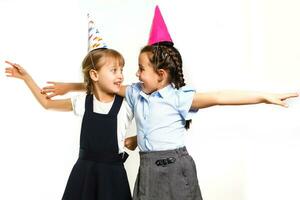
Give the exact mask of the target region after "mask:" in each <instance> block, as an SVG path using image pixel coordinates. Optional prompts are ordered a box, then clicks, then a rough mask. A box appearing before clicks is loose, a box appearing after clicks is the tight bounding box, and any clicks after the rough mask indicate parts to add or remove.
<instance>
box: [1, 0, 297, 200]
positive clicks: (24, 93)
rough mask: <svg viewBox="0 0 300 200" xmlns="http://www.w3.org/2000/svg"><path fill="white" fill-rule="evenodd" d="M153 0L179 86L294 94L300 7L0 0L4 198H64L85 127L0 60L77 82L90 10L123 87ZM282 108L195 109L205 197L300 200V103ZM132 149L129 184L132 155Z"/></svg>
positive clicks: (195, 148) (263, 0)
mask: <svg viewBox="0 0 300 200" xmlns="http://www.w3.org/2000/svg"><path fill="white" fill-rule="evenodd" d="M155 4H158V5H159V6H160V9H161V11H162V14H163V16H164V19H165V21H166V23H167V26H168V28H169V31H170V34H171V36H172V38H173V41H174V42H175V46H176V47H177V48H178V49H179V50H180V52H181V54H182V57H183V61H184V73H185V78H186V81H187V83H188V84H191V85H193V86H195V87H196V88H197V90H198V91H210V90H220V89H246V90H258V91H269V92H285V91H287V92H290V91H299V87H300V74H299V72H300V69H299V65H300V47H299V46H300V39H299V35H300V26H299V19H300V13H299V10H300V3H299V1H296V0H276V1H274V0H227V1H223V0H210V1H204V0H200V1H199V0H198V1H196V0H195V1H192V0H185V1H179V0H161V1H149V0H106V1H105V0H97V1H96V0H90V1H88V0H77V1H74V0H52V1H45V0H27V1H21V0H0V26H1V33H0V62H1V70H2V71H3V73H1V74H0V89H1V104H0V110H1V114H0V120H1V126H0V158H1V165H0V199H5V200H15V199H30V200H40V199H43V200H53V199H60V198H61V196H62V193H63V191H64V188H65V184H66V181H67V178H68V176H69V173H70V171H71V168H72V166H73V164H74V163H75V161H76V159H77V155H78V145H79V133H80V125H81V124H80V123H81V121H80V119H78V118H76V117H75V116H74V115H73V114H72V113H58V112H52V111H45V110H43V109H42V107H41V106H40V105H38V104H37V103H36V102H35V99H34V98H33V96H32V95H31V94H30V92H29V90H28V89H27V88H26V86H25V84H23V83H22V82H21V81H19V80H13V79H9V78H6V77H5V74H4V68H5V64H4V61H5V60H10V61H13V62H16V63H20V64H21V65H22V66H23V67H25V68H26V69H27V70H28V71H29V72H30V73H31V74H32V76H33V77H34V78H35V80H36V81H37V82H38V84H39V85H41V86H43V85H45V83H46V81H47V80H55V81H73V82H78V81H81V80H82V78H81V73H80V63H81V60H82V59H83V57H84V55H85V53H86V50H87V44H86V43H87V38H86V36H87V29H86V27H87V23H86V13H87V12H90V13H91V14H92V16H94V17H95V19H96V24H97V25H98V27H100V31H101V32H102V33H103V36H104V38H105V39H106V41H107V43H108V45H109V46H110V47H111V48H114V49H117V50H119V51H120V52H121V53H122V54H123V55H124V57H125V60H126V66H125V72H124V73H125V83H131V82H135V81H137V79H136V77H135V71H136V69H137V57H138V53H139V50H140V49H141V47H142V46H143V45H145V44H146V42H147V40H148V33H149V30H150V25H151V21H152V17H153V13H154V7H155ZM70 95H74V94H69V95H67V96H70ZM288 103H289V106H290V107H289V108H288V109H285V108H281V107H277V106H273V105H251V106H238V107H233V106H223V107H212V108H207V109H202V110H200V111H199V112H198V114H197V115H196V116H195V118H194V119H193V123H192V128H191V129H190V131H189V135H188V137H187V147H188V149H189V152H190V154H192V156H193V157H194V159H195V162H196V165H197V171H198V178H199V183H200V187H201V190H202V193H203V197H204V200H219V199H223V200H265V199H272V200H281V199H288V200H299V199H300V194H299V192H298V190H299V186H300V172H299V168H300V159H299V153H300V125H299V122H298V120H299V117H300V110H299V108H300V101H299V99H294V100H289V101H288ZM133 133H134V129H132V130H131V131H130V133H129V134H133ZM130 154H131V157H130V159H129V160H128V162H127V163H126V168H127V171H128V176H129V178H130V184H131V186H132V187H133V184H134V180H135V176H136V173H137V168H138V152H137V151H135V152H133V153H130Z"/></svg>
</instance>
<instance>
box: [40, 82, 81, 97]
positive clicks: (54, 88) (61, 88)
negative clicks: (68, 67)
mask: <svg viewBox="0 0 300 200" xmlns="http://www.w3.org/2000/svg"><path fill="white" fill-rule="evenodd" d="M47 84H50V85H47V86H45V87H43V89H42V93H43V94H46V96H47V98H49V99H50V98H52V97H54V96H57V95H64V94H66V93H68V92H72V91H85V90H86V85H85V84H84V83H64V82H54V81H48V82H47Z"/></svg>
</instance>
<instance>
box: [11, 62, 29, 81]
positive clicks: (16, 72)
mask: <svg viewBox="0 0 300 200" xmlns="http://www.w3.org/2000/svg"><path fill="white" fill-rule="evenodd" d="M5 63H7V64H9V65H10V66H11V67H7V68H5V73H6V76H7V77H13V78H19V79H22V80H24V79H25V78H26V77H28V76H29V74H28V73H27V72H26V70H25V69H24V68H22V67H21V66H20V65H18V64H16V63H12V62H9V61H5Z"/></svg>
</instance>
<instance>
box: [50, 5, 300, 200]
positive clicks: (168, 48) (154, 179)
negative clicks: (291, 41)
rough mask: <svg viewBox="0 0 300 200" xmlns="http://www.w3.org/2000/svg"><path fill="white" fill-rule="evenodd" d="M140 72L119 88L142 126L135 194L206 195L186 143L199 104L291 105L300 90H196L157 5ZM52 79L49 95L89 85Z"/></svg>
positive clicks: (164, 197) (148, 198)
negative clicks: (186, 76) (188, 81)
mask: <svg viewBox="0 0 300 200" xmlns="http://www.w3.org/2000/svg"><path fill="white" fill-rule="evenodd" d="M136 75H137V77H138V78H139V80H140V82H139V83H135V84H132V85H130V86H123V87H122V88H121V90H120V92H119V94H120V95H121V96H125V97H126V100H127V102H128V103H129V106H130V107H131V109H132V111H133V113H134V116H135V120H136V126H137V142H138V147H139V149H140V167H139V172H138V175H137V179H136V183H135V188H134V194H133V199H134V200H158V199H159V200H202V195H201V192H200V188H199V184H198V179H197V173H196V167H195V163H194V161H193V159H192V157H191V156H190V155H189V153H188V151H187V149H186V147H185V144H184V138H185V136H186V132H187V129H188V128H189V125H190V120H191V117H192V115H194V114H195V113H196V112H197V111H198V110H199V109H201V108H206V107H210V106H215V105H246V104H258V103H268V104H275V105H280V106H284V107H286V104H285V103H284V100H286V99H288V98H291V97H297V96H298V94H297V93H284V94H273V93H262V92H246V91H218V92H206V93H196V92H195V90H194V89H193V88H191V87H188V86H186V85H185V82H184V77H183V70H182V59H181V55H180V53H179V51H178V50H177V49H176V48H175V47H174V46H173V42H172V39H171V37H170V34H169V33H168V31H167V28H166V25H165V23H164V20H163V18H162V16H161V13H160V11H159V8H158V7H156V9H155V15H154V19H153V23H152V28H151V33H150V38H149V42H148V45H147V46H145V47H143V48H142V50H141V52H140V55H139V68H138V71H137V73H136ZM52 83H53V84H54V85H52V86H48V87H45V88H44V91H45V92H47V93H51V94H50V97H51V96H55V95H57V94H64V93H66V92H68V91H70V90H78V89H82V88H84V87H85V86H84V85H83V84H70V83H69V84H68V83H64V84H61V83H56V82H52Z"/></svg>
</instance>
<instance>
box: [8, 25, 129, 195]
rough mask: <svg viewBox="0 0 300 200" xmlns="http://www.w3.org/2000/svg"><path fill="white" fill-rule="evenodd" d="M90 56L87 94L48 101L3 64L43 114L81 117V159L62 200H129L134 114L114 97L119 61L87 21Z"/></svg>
mask: <svg viewBox="0 0 300 200" xmlns="http://www.w3.org/2000/svg"><path fill="white" fill-rule="evenodd" d="M89 26H90V27H89V53H88V54H87V55H86V56H85V58H84V59H83V62H82V71H83V74H84V80H85V84H86V92H87V93H86V94H82V95H77V96H74V97H72V98H69V99H60V100H51V99H49V98H46V96H45V95H44V94H41V90H40V88H39V87H38V86H37V84H36V83H35V82H34V80H33V79H32V78H31V76H30V75H29V74H28V73H27V72H26V71H25V69H23V68H22V67H21V66H20V65H18V64H15V63H11V62H8V61H6V63H7V64H9V65H10V67H8V68H6V73H7V76H9V77H14V78H19V79H21V80H24V82H25V83H26V85H27V86H28V87H29V89H30V90H31V92H32V93H33V95H34V96H35V97H36V99H37V100H38V102H39V103H40V104H41V105H42V106H43V107H44V108H45V109H53V110H57V111H73V112H74V114H75V115H77V116H80V117H82V118H83V119H82V125H81V134H80V151H79V158H78V160H77V162H76V163H75V165H74V167H73V169H72V171H71V174H70V176H69V179H68V182H67V185H66V189H65V192H64V195H63V198H62V199H63V200H113V199H116V200H131V199H132V197H131V192H130V188H129V182H128V179H127V174H126V171H125V168H124V165H123V163H124V162H125V161H126V159H127V157H128V154H127V153H126V152H125V151H124V146H126V147H128V148H130V149H132V150H133V149H134V148H135V147H134V148H132V146H130V144H132V143H135V142H132V140H133V141H134V140H135V138H131V139H127V140H126V141H127V145H125V144H124V140H125V133H126V128H127V127H128V126H129V124H130V122H131V120H132V118H133V113H132V111H131V109H130V107H129V106H128V104H127V103H126V101H123V99H124V98H123V97H121V96H119V95H117V93H118V92H119V90H120V87H121V83H122V81H123V73H122V71H123V66H124V59H123V56H122V55H121V54H120V53H119V52H117V51H115V50H113V49H108V48H107V47H106V44H105V43H104V42H103V40H102V38H101V37H100V35H99V32H98V30H97V29H95V27H94V23H93V22H92V21H89Z"/></svg>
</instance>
